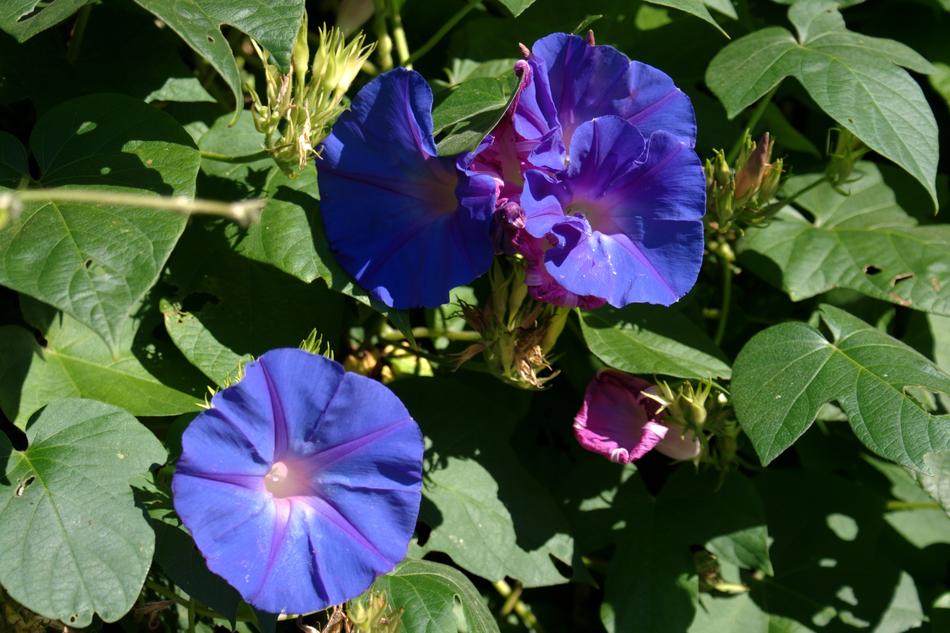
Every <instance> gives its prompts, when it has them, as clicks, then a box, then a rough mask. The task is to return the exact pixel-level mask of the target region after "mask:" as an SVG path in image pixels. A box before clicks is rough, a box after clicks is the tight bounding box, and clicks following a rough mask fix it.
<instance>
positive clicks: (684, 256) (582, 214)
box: [522, 116, 706, 307]
mask: <svg viewBox="0 0 950 633" xmlns="http://www.w3.org/2000/svg"><path fill="white" fill-rule="evenodd" d="M526 183H527V185H526V188H525V193H524V194H523V196H522V205H523V207H524V210H525V217H526V226H525V228H526V230H527V231H528V232H529V233H531V234H532V235H535V236H541V235H545V234H547V235H551V236H553V237H554V238H555V240H556V242H557V244H556V245H555V246H554V247H552V248H551V249H549V250H548V251H547V252H546V253H545V262H546V267H547V270H548V272H549V273H550V274H551V276H552V277H553V278H554V279H555V280H556V281H557V282H558V283H559V284H561V285H562V286H563V287H564V288H565V289H566V290H568V291H569V292H572V293H574V294H577V295H581V296H593V297H601V298H603V299H606V301H607V302H608V303H610V304H611V305H613V306H616V307H623V306H625V305H627V304H630V303H656V304H661V305H670V304H672V303H673V302H675V301H677V300H678V299H680V298H681V297H682V296H683V295H685V294H686V293H687V292H689V290H690V288H692V286H693V284H694V283H695V282H696V278H697V276H698V275H699V269H700V266H701V265H702V256H703V226H702V215H703V213H704V212H705V200H706V185H705V178H704V176H703V171H702V167H701V165H700V163H699V158H698V157H697V156H696V153H695V152H694V151H693V150H692V148H690V147H689V146H687V145H686V144H685V143H684V142H683V141H682V140H681V139H679V138H677V137H675V136H672V135H670V134H667V133H665V132H655V133H654V134H653V135H652V136H651V137H650V138H649V139H648V140H647V141H646V143H644V140H643V137H642V135H640V133H639V131H638V130H637V129H636V128H635V127H634V126H633V125H631V124H630V123H627V122H626V121H624V120H623V119H620V118H619V117H616V116H606V117H600V118H597V119H594V120H592V121H588V122H586V123H584V124H582V125H581V126H580V127H578V128H577V131H576V133H575V135H574V141H573V143H572V144H571V164H570V168H569V169H568V170H567V172H566V173H565V174H564V176H563V178H553V177H549V176H546V175H544V174H541V173H540V172H538V173H532V172H529V174H528V178H527V180H526ZM559 214H560V215H561V219H559V217H558V216H559Z"/></svg>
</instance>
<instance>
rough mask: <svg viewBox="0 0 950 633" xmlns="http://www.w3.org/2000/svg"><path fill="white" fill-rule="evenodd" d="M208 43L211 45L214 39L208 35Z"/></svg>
mask: <svg viewBox="0 0 950 633" xmlns="http://www.w3.org/2000/svg"><path fill="white" fill-rule="evenodd" d="M208 41H209V42H211V43H212V44H214V37H212V36H211V35H209V36H208Z"/></svg>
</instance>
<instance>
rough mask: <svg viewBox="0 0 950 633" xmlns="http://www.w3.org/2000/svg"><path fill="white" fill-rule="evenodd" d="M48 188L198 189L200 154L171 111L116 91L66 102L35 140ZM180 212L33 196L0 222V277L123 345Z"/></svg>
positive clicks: (181, 223) (181, 221)
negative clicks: (13, 218)
mask: <svg viewBox="0 0 950 633" xmlns="http://www.w3.org/2000/svg"><path fill="white" fill-rule="evenodd" d="M30 145H31V148H32V150H33V155H34V156H35V158H36V161H37V163H38V165H39V167H40V170H41V172H42V177H41V179H40V185H41V186H44V187H61V186H82V187H93V186H94V187H99V188H108V190H115V191H122V190H124V191H128V190H129V189H132V190H134V191H135V193H147V192H154V193H159V194H164V195H172V194H174V195H185V196H190V195H193V194H194V190H195V177H196V174H197V170H198V161H199V156H198V152H197V150H196V149H195V147H194V144H193V143H192V141H191V138H190V137H189V136H188V135H187V133H185V131H184V130H183V129H182V127H181V126H180V125H179V124H178V123H177V122H175V120H174V119H172V118H171V117H170V116H168V115H167V114H165V113H163V112H161V111H159V110H157V109H155V108H152V107H149V106H147V105H145V104H143V103H142V102H140V101H137V100H135V99H131V98H128V97H122V96H119V95H92V96H89V97H80V98H78V99H74V100H71V101H68V102H65V103H63V104H61V105H60V106H58V107H56V108H54V109H52V110H50V111H49V113H47V115H46V116H45V117H43V118H42V119H41V120H40V121H39V123H37V125H36V127H35V128H34V130H33V134H32V136H31V139H30ZM185 223H186V218H185V217H184V216H183V215H181V214H178V213H172V212H169V211H160V210H156V209H145V208H138V207H130V206H126V205H116V204H93V203H66V202H33V203H29V204H26V205H25V208H24V209H23V213H22V215H21V216H20V219H19V221H18V222H15V223H13V224H11V225H10V226H8V227H7V228H6V229H4V230H3V231H0V283H2V284H3V285H6V286H9V287H10V288H13V289H14V290H17V291H19V292H22V293H24V294H28V295H30V296H33V297H35V298H37V299H39V300H41V301H43V302H45V303H48V304H50V305H53V306H55V307H57V308H59V309H60V310H63V311H64V312H66V313H67V314H69V315H71V316H73V317H75V318H76V319H77V320H79V321H80V322H81V323H83V324H84V325H86V326H88V327H90V328H92V329H93V330H94V331H95V332H96V333H97V334H98V335H99V336H101V337H102V338H103V340H105V341H106V343H108V344H109V347H110V348H111V349H112V350H113V351H117V350H118V341H119V337H120V336H121V332H122V331H123V329H124V328H125V327H126V322H127V321H128V320H129V319H130V318H131V311H132V310H133V308H134V307H135V306H136V305H137V304H138V303H139V302H140V301H141V299H142V297H143V296H144V294H145V292H146V291H147V290H148V289H149V288H150V287H151V286H152V284H154V283H155V281H156V279H157V278H158V274H159V272H160V271H161V269H162V267H163V265H164V264H165V260H166V259H167V258H168V255H169V254H170V253H171V250H172V248H173V247H174V245H175V243H176V242H177V241H178V237H179V236H180V235H181V232H182V230H183V229H184V227H185Z"/></svg>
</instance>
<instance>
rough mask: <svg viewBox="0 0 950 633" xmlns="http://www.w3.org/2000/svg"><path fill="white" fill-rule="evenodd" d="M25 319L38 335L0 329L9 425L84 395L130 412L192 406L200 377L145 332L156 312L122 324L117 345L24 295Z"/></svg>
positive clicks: (159, 412)
mask: <svg viewBox="0 0 950 633" xmlns="http://www.w3.org/2000/svg"><path fill="white" fill-rule="evenodd" d="M23 312H24V318H25V319H26V321H27V322H28V323H29V324H30V325H31V326H32V327H34V328H36V330H37V331H38V332H40V333H41V334H42V337H43V339H44V343H45V344H43V345H40V343H39V342H37V339H36V337H35V336H34V335H33V333H32V332H30V331H28V330H26V329H24V328H22V327H19V326H16V325H8V326H3V327H0V407H2V409H3V412H4V414H6V416H7V417H9V418H10V419H11V420H12V421H13V422H14V423H15V424H16V425H18V426H20V427H24V426H25V425H26V422H27V420H28V419H29V417H30V416H31V415H32V414H33V413H34V412H36V411H37V410H38V409H40V408H41V407H42V406H43V405H45V404H46V403H47V402H49V401H50V400H54V399H57V398H70V397H75V398H89V399H93V400H100V401H102V402H106V403H108V404H112V405H115V406H118V407H122V408H123V409H125V410H126V411H128V412H129V413H132V414H133V415H147V416H165V415H177V414H179V413H183V412H185V411H194V410H196V409H197V406H198V405H197V403H198V402H199V401H200V400H201V398H202V395H203V394H202V390H203V386H204V385H203V383H204V381H203V378H202V376H201V375H200V374H198V373H197V372H195V371H194V370H192V369H191V368H190V367H189V366H188V364H187V363H186V362H184V359H183V358H182V357H181V355H180V354H179V353H178V351H177V350H176V349H175V348H174V347H173V346H172V345H170V344H169V343H168V342H167V341H160V340H156V339H154V338H153V337H152V336H151V333H152V330H153V329H154V328H155V327H156V325H158V319H157V318H156V317H157V316H158V315H157V314H155V313H150V314H147V315H144V316H143V317H138V318H136V319H134V320H130V321H127V322H126V325H125V328H124V330H123V332H122V333H121V338H120V340H119V345H118V348H119V351H118V352H116V353H113V352H111V351H110V350H109V347H108V346H107V345H106V344H105V343H104V342H103V341H102V339H100V338H99V337H98V336H96V333H95V332H93V331H92V330H90V329H89V328H87V327H85V326H84V325H82V324H81V323H79V322H78V321H76V319H74V318H72V317H70V316H69V315H67V314H64V313H62V312H58V311H56V310H53V309H51V308H49V307H48V306H45V305H42V304H39V303H38V302H35V301H33V300H30V299H23Z"/></svg>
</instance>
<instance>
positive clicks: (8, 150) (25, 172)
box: [0, 132, 30, 226]
mask: <svg viewBox="0 0 950 633" xmlns="http://www.w3.org/2000/svg"><path fill="white" fill-rule="evenodd" d="M29 173H30V172H29V167H28V166H27V157H26V148H24V147H23V144H22V143H20V140H19V139H18V138H17V137H15V136H13V135H12V134H8V133H7V132H0V187H7V188H10V189H13V188H15V187H16V186H17V185H19V184H20V181H21V180H22V179H23V178H25V177H29ZM0 226H2V225H0Z"/></svg>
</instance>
